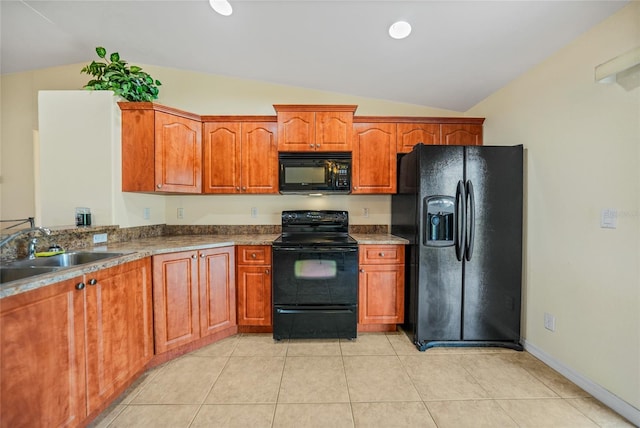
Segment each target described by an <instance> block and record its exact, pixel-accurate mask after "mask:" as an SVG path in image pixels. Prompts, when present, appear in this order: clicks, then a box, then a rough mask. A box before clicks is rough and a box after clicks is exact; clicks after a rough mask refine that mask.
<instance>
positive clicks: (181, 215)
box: [177, 208, 184, 220]
mask: <svg viewBox="0 0 640 428" xmlns="http://www.w3.org/2000/svg"><path fill="white" fill-rule="evenodd" d="M177 215H178V219H180V220H182V219H183V218H184V208H178V212H177Z"/></svg>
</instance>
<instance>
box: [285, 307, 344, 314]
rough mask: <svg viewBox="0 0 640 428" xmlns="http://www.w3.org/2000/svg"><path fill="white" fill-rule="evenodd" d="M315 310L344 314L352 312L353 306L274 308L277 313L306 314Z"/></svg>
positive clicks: (324, 312)
mask: <svg viewBox="0 0 640 428" xmlns="http://www.w3.org/2000/svg"><path fill="white" fill-rule="evenodd" d="M313 311H317V312H322V313H323V314H344V313H352V312H354V311H355V308H354V307H353V306H350V307H349V308H344V309H338V308H331V309H329V308H326V309H325V308H322V307H309V306H307V307H306V309H284V308H276V312H277V313H279V314H308V313H310V312H313Z"/></svg>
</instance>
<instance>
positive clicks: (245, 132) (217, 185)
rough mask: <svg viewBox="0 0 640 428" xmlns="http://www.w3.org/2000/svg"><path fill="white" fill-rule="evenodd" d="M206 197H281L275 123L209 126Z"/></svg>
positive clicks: (205, 177) (228, 123)
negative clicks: (276, 195)
mask: <svg viewBox="0 0 640 428" xmlns="http://www.w3.org/2000/svg"><path fill="white" fill-rule="evenodd" d="M203 129H204V138H203V140H204V143H203V144H204V150H203V153H204V156H203V158H204V184H203V193H227V194H230V193H254V194H257V193H262V194H270V193H278V149H277V144H276V131H277V124H276V123H275V122H267V121H264V122H235V121H231V122H205V123H204V126H203Z"/></svg>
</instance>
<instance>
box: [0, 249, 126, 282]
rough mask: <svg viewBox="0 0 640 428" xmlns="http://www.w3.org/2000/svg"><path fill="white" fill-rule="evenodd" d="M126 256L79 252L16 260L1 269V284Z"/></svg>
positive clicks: (122, 254)
mask: <svg viewBox="0 0 640 428" xmlns="http://www.w3.org/2000/svg"><path fill="white" fill-rule="evenodd" d="M125 254H129V253H108V252H102V251H100V252H98V251H96V252H93V251H78V252H73V253H65V254H58V255H57V256H51V257H39V258H35V259H23V260H16V261H14V262H11V263H7V264H5V265H4V266H2V267H1V268H0V284H5V283H7V282H11V281H17V280H19V279H25V278H30V277H32V276H36V275H41V274H44V273H49V272H54V271H57V270H62V269H65V268H70V267H74V266H79V265H85V264H89V263H94V262H97V261H100V260H106V259H110V258H114V257H120V256H124V255H125Z"/></svg>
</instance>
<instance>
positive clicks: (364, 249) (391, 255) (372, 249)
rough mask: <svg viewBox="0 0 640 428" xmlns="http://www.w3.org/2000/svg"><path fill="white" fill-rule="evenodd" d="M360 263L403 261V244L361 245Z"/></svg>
mask: <svg viewBox="0 0 640 428" xmlns="http://www.w3.org/2000/svg"><path fill="white" fill-rule="evenodd" d="M359 261H360V264H389V263H404V245H361V246H360V260H359Z"/></svg>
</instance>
